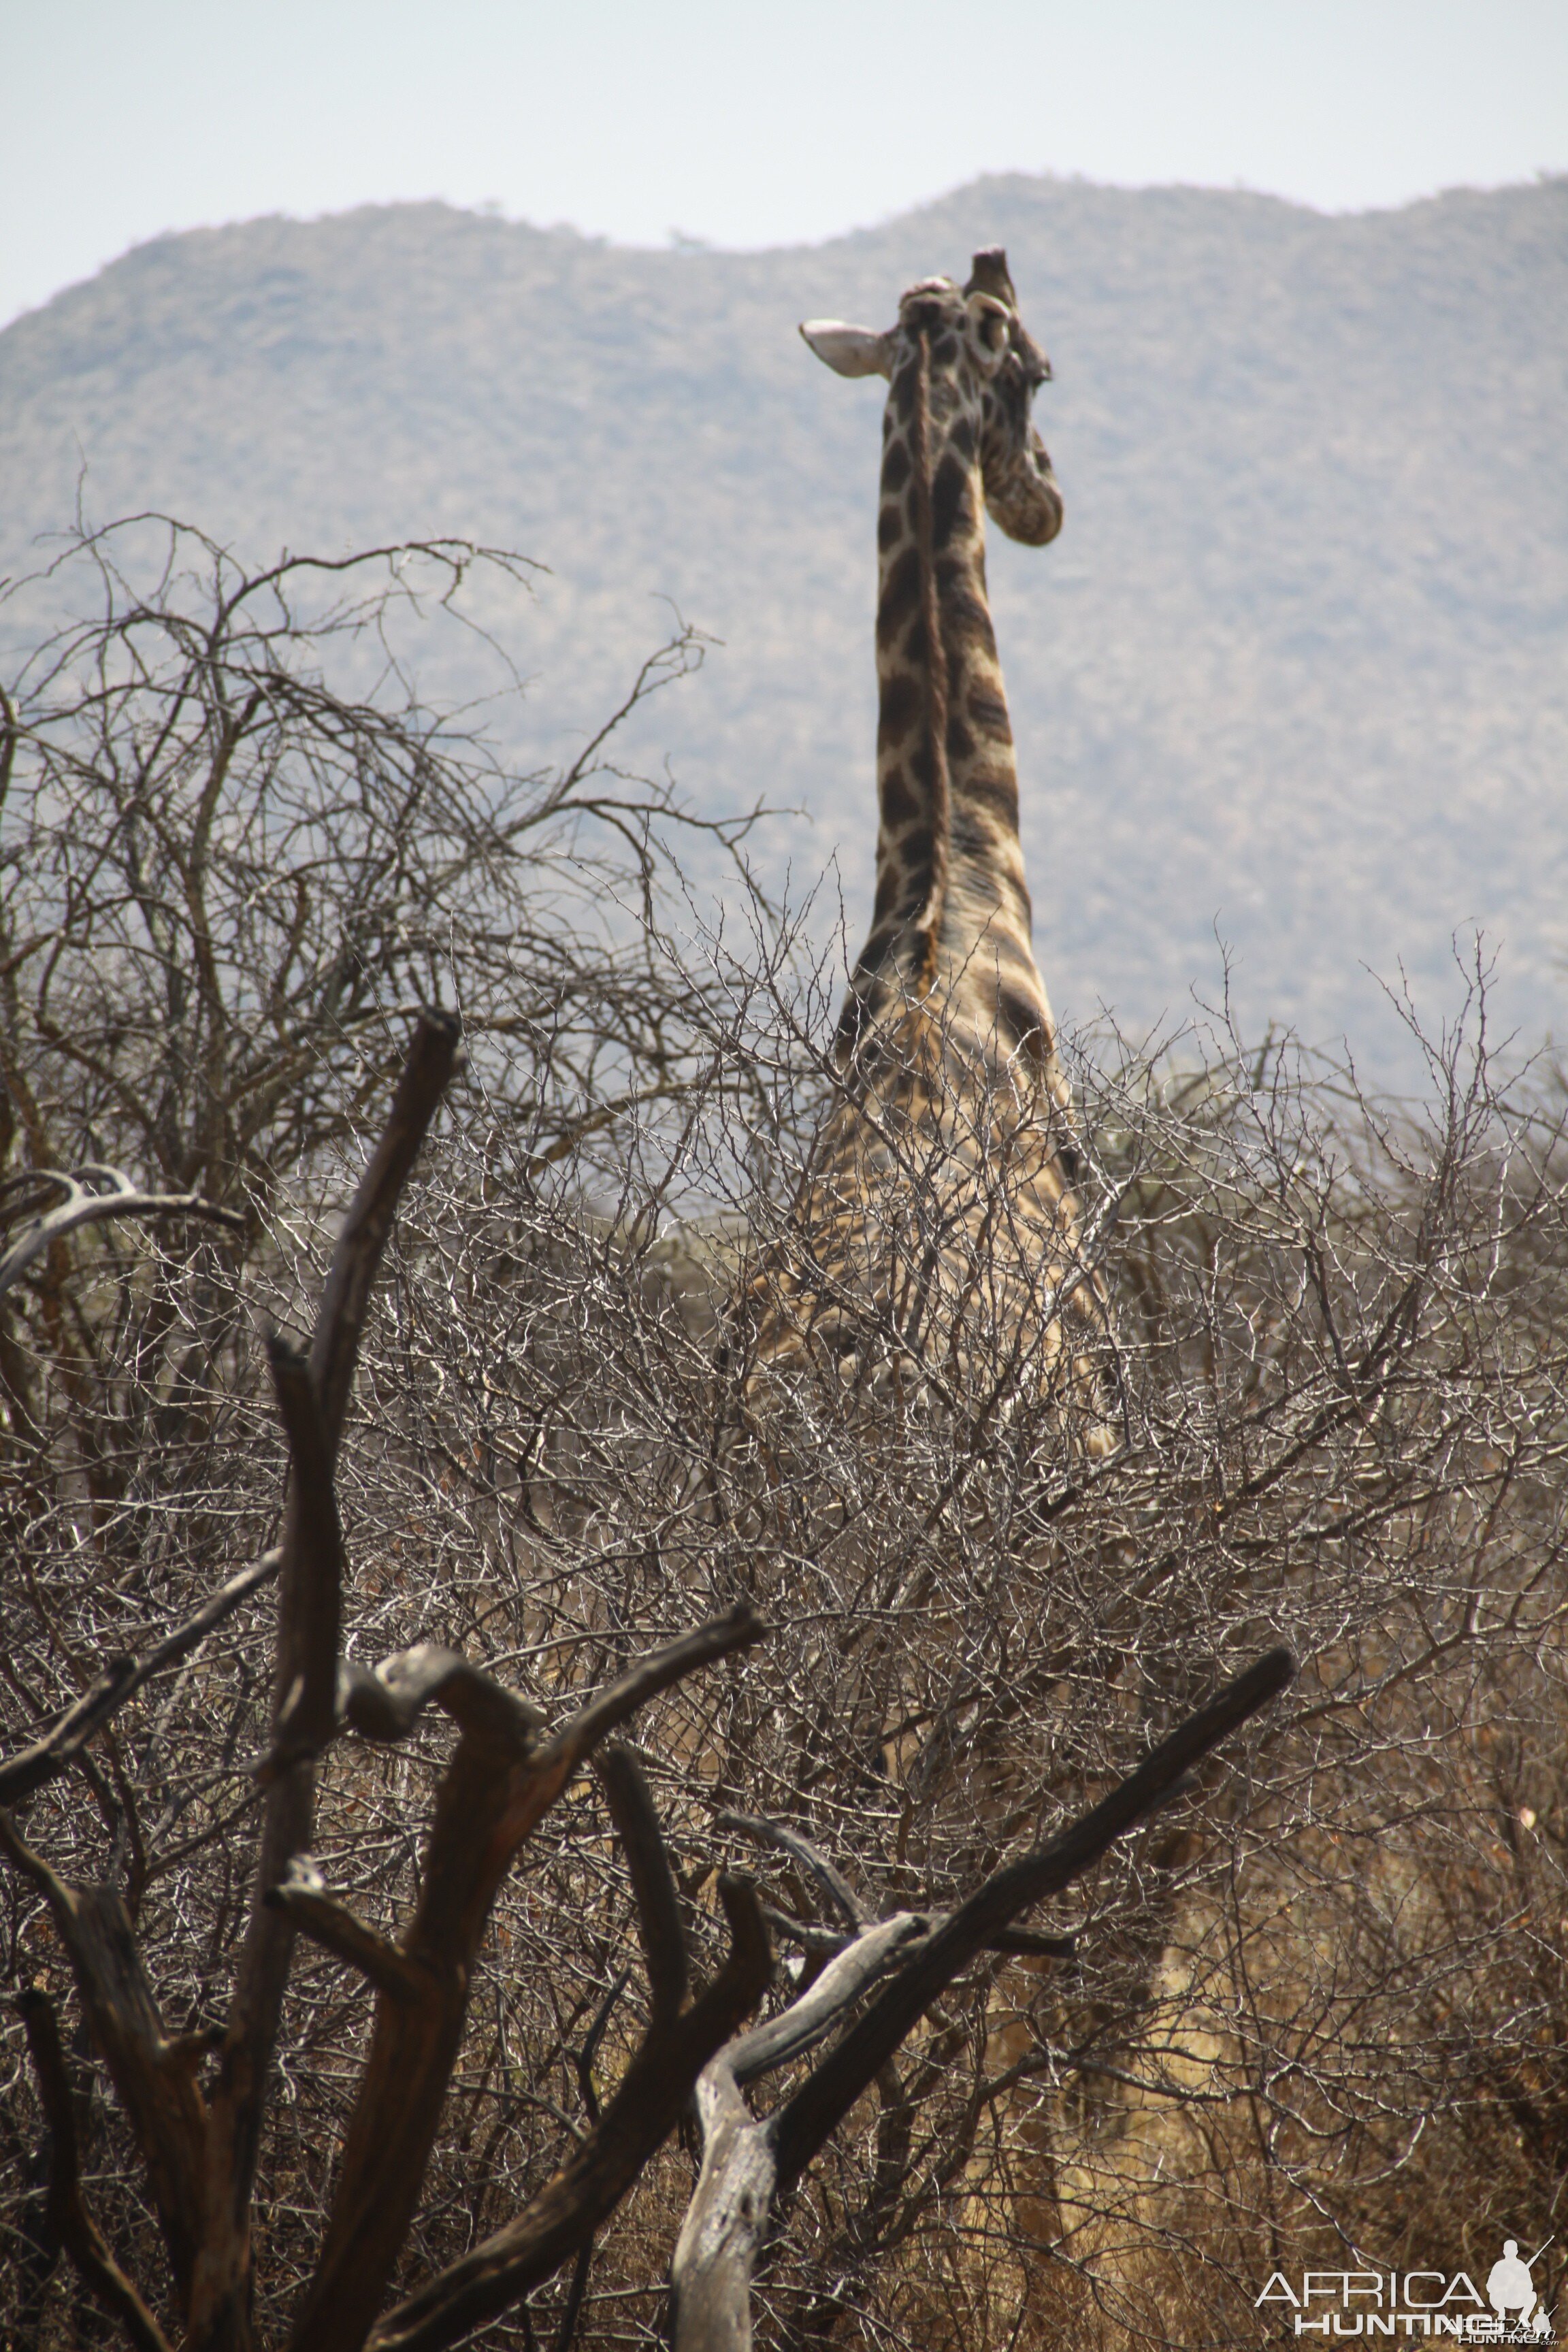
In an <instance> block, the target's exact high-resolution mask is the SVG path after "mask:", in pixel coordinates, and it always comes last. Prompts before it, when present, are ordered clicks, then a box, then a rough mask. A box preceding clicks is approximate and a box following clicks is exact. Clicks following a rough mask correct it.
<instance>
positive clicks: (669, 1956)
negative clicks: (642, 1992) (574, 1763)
mask: <svg viewBox="0 0 1568 2352" xmlns="http://www.w3.org/2000/svg"><path fill="white" fill-rule="evenodd" d="M594 1769H595V1772H596V1773H597V1774H598V1777H599V1781H600V1785H601V1786H602V1788H603V1789H604V1791H605V1796H606V1797H607V1798H608V1800H609V1804H610V1811H611V1813H612V1815H613V1816H614V1819H615V1824H616V1830H617V1831H618V1832H619V1834H620V1840H621V1843H622V1845H623V1846H624V1847H625V1849H626V1868H627V1870H628V1872H629V1873H630V1875H631V1882H632V1893H633V1895H635V1896H636V1898H637V1924H638V1926H639V1927H640V1929H641V1932H642V1946H643V1958H644V1960H645V1962H646V1963H647V1982H648V1992H649V1995H650V1997H651V2000H652V2009H653V2017H654V2021H655V2023H656V2024H657V2023H658V2022H660V2021H667V2020H669V2019H673V2018H676V2017H679V2014H680V2005H681V2003H682V2001H683V2000H685V1999H686V1984H687V1960H686V1937H685V1933H684V1931H683V1929H682V1927H681V1924H680V1903H679V1897H678V1895H677V1894H676V1891H675V1880H674V1877H673V1875H672V1874H671V1872H670V1867H669V1855H668V1853H667V1852H666V1850H665V1843H664V1838H663V1835H662V1833H661V1832H660V1829H659V1825H658V1814H657V1812H656V1811H654V1804H653V1799H652V1797H651V1796H650V1795H649V1793H648V1786H647V1781H646V1780H644V1778H643V1775H642V1771H641V1769H640V1767H639V1766H638V1763H637V1758H636V1757H635V1756H634V1755H633V1754H632V1751H631V1749H630V1748H623V1747H620V1746H616V1747H613V1748H601V1749H600V1750H599V1752H598V1754H597V1755H596V1756H595V1759H594Z"/></svg>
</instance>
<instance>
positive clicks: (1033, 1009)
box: [996, 988, 1049, 1055]
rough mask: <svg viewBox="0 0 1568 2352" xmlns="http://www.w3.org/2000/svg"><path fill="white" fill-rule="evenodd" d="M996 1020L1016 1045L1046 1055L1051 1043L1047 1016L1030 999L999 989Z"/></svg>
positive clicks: (1017, 993)
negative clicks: (1048, 1044)
mask: <svg viewBox="0 0 1568 2352" xmlns="http://www.w3.org/2000/svg"><path fill="white" fill-rule="evenodd" d="M996 1019H997V1023H998V1024H999V1026H1000V1027H1001V1028H1002V1029H1003V1030H1004V1031H1005V1033H1006V1034H1007V1035H1008V1036H1009V1037H1010V1038H1011V1039H1012V1041H1013V1043H1014V1044H1015V1045H1023V1046H1025V1047H1027V1048H1029V1049H1032V1050H1033V1051H1034V1052H1035V1053H1036V1054H1037V1055H1043V1054H1044V1053H1045V1050H1046V1046H1047V1043H1048V1042H1049V1041H1048V1038H1047V1031H1046V1016H1045V1014H1044V1013H1043V1012H1042V1011H1041V1010H1040V1007H1039V1006H1038V1005H1037V1004H1036V1003H1032V1002H1031V1001H1030V999H1029V998H1028V997H1026V996H1023V995H1020V993H1019V992H1018V991H1017V990H1016V989H1013V988H1002V989H999V990H998V991H997V994H996Z"/></svg>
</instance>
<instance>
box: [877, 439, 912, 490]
mask: <svg viewBox="0 0 1568 2352" xmlns="http://www.w3.org/2000/svg"><path fill="white" fill-rule="evenodd" d="M909 478H910V452H909V446H908V444H907V443H905V442H903V441H895V440H893V439H892V438H891V437H890V436H889V442H888V447H887V450H886V452H885V454H884V456H883V458H882V488H883V490H884V491H889V490H890V491H891V492H892V493H893V495H894V497H895V498H896V497H897V496H898V494H899V492H900V490H901V489H902V488H903V487H904V484H905V483H906V482H907V481H908V480H909Z"/></svg>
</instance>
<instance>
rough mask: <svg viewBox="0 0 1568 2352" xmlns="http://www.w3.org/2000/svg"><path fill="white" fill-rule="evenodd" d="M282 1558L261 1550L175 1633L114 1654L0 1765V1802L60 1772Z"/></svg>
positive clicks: (258, 1587) (275, 1569)
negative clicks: (141, 1652) (139, 1652)
mask: <svg viewBox="0 0 1568 2352" xmlns="http://www.w3.org/2000/svg"><path fill="white" fill-rule="evenodd" d="M282 1561H283V1554H282V1552H281V1550H280V1549H279V1550H273V1551H268V1552H263V1554H262V1555H261V1558H260V1559H258V1560H253V1561H252V1562H251V1564H250V1566H249V1567H248V1568H242V1569H241V1570H239V1572H238V1574H237V1576H231V1577H230V1579H229V1580H228V1582H227V1583H226V1584H224V1585H220V1586H219V1587H218V1590H217V1591H216V1592H215V1593H214V1594H213V1596H212V1598H211V1600H210V1601H204V1602H203V1604H202V1606H201V1608H199V1609H198V1610H197V1611H196V1612H195V1614H194V1615H193V1616H190V1617H187V1619H186V1620H185V1622H184V1624H183V1625H182V1626H180V1627H179V1628H178V1629H177V1631H176V1632H174V1633H170V1634H167V1635H166V1636H165V1637H164V1639H163V1641H161V1642H159V1643H156V1644H155V1645H154V1646H153V1648H152V1649H151V1650H149V1651H148V1652H147V1654H146V1655H145V1656H144V1657H142V1658H116V1659H115V1660H114V1661H113V1662H112V1664H110V1665H108V1666H106V1667H105V1668H104V1670H103V1672H102V1674H100V1675H99V1676H98V1677H97V1679H96V1680H95V1681H94V1682H93V1683H92V1685H90V1687H89V1689H87V1690H85V1691H84V1692H83V1693H82V1695H81V1696H80V1698H79V1699H78V1700H77V1702H76V1704H75V1706H70V1707H68V1708H67V1709H66V1711H65V1713H64V1714H63V1715H61V1716H59V1717H57V1718H56V1720H55V1722H54V1723H53V1724H52V1725H51V1726H50V1727H49V1729H48V1730H47V1732H45V1733H44V1734H43V1735H42V1736H41V1737H40V1738H37V1739H36V1740H35V1741H34V1743H33V1745H32V1746H31V1747H30V1748H23V1750H22V1752H21V1754H20V1755H18V1756H13V1757H12V1758H10V1759H9V1760H8V1761H7V1762H6V1763H5V1764H0V1804H7V1805H10V1804H16V1803H17V1802H18V1801H20V1799H22V1798H23V1797H26V1796H30V1795H31V1794H32V1791H33V1790H35V1789H39V1788H42V1787H43V1785H44V1783H45V1782H46V1781H47V1780H54V1779H55V1778H56V1776H57V1775H58V1774H59V1773H61V1772H63V1771H65V1769H67V1767H68V1765H69V1764H71V1763H72V1762H73V1761H74V1760H75V1759H76V1758H77V1757H78V1756H79V1754H80V1752H81V1750H82V1749H83V1748H85V1747H86V1745H87V1743H88V1741H89V1739H90V1738H92V1737H93V1735H94V1733H95V1732H99V1731H101V1730H102V1728H103V1727H104V1725H105V1724H106V1723H109V1722H110V1721H111V1720H112V1719H113V1717H115V1715H117V1714H118V1712H119V1711H120V1709H121V1707H122V1706H124V1705H125V1702H126V1701H127V1699H129V1698H132V1697H134V1696H135V1694H136V1693H137V1692H138V1691H139V1690H140V1689H141V1687H142V1684H143V1683H145V1682H148V1681H150V1680H151V1678H152V1676H153V1675H155V1674H159V1673H161V1672H162V1671H163V1668H164V1667H165V1666H172V1665H175V1664H178V1663H179V1661H180V1660H181V1659H182V1658H184V1657H187V1656H188V1655H189V1654H190V1653H191V1651H193V1650H194V1649H195V1648H196V1646H197V1645H198V1643H202V1642H204V1641H205V1639H206V1637H207V1635H208V1634H209V1633H212V1632H213V1631H214V1630H215V1628H216V1627H217V1626H219V1625H221V1624H222V1623H223V1622H224V1620H225V1618H226V1617H228V1616H231V1615H232V1614H233V1612H234V1611H235V1610H237V1608H238V1606H239V1604H240V1602H241V1601H248V1600H249V1598H250V1596H251V1594H252V1593H253V1592H259V1591H260V1590H261V1588H262V1586H263V1585H264V1584H269V1583H270V1582H271V1580H272V1579H273V1578H274V1577H275V1576H276V1575H277V1573H278V1570H279V1568H280V1567H281V1565H282Z"/></svg>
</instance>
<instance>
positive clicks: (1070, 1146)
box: [1057, 1135, 1083, 1184]
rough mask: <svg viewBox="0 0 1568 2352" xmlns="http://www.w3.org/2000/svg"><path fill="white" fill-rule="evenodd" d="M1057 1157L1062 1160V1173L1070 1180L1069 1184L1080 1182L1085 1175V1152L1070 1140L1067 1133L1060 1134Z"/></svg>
mask: <svg viewBox="0 0 1568 2352" xmlns="http://www.w3.org/2000/svg"><path fill="white" fill-rule="evenodd" d="M1057 1158H1058V1160H1059V1161H1060V1162H1061V1171H1062V1174H1063V1175H1064V1176H1065V1177H1066V1178H1067V1180H1068V1183H1069V1184H1077V1183H1079V1182H1080V1181H1081V1180H1082V1177H1083V1154H1082V1152H1081V1151H1080V1150H1079V1148H1078V1146H1077V1144H1076V1143H1072V1142H1069V1141H1068V1138H1067V1137H1066V1136H1065V1135H1062V1136H1058V1139H1057Z"/></svg>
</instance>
